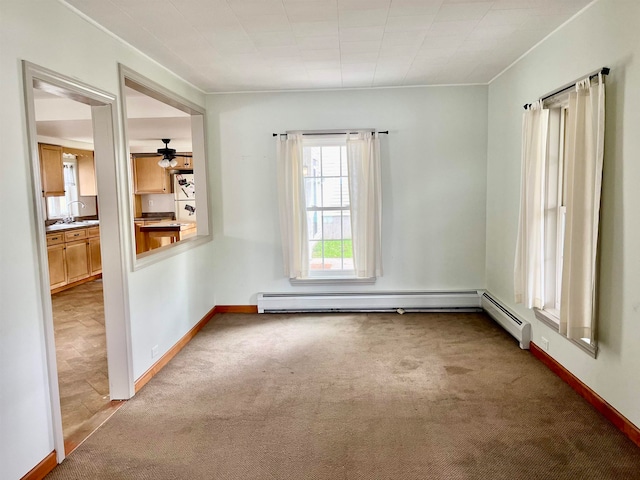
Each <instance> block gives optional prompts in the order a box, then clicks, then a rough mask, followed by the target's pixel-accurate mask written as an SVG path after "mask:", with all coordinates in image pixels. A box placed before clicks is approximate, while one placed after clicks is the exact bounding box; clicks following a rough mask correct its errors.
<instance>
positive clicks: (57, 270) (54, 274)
mask: <svg viewBox="0 0 640 480" xmlns="http://www.w3.org/2000/svg"><path fill="white" fill-rule="evenodd" d="M47 253H48V257H49V285H50V288H51V290H53V289H54V288H58V287H62V286H64V285H66V284H67V262H66V258H65V249H64V243H59V244H57V245H51V246H50V247H47Z"/></svg>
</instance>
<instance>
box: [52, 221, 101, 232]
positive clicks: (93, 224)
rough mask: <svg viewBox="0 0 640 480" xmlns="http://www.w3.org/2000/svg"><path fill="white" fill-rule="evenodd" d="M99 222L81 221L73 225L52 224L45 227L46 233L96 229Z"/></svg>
mask: <svg viewBox="0 0 640 480" xmlns="http://www.w3.org/2000/svg"><path fill="white" fill-rule="evenodd" d="M99 225H100V220H81V221H77V222H73V223H54V224H53V225H49V226H48V227H45V231H46V233H55V232H63V231H66V230H76V229H79V228H88V227H97V226H99Z"/></svg>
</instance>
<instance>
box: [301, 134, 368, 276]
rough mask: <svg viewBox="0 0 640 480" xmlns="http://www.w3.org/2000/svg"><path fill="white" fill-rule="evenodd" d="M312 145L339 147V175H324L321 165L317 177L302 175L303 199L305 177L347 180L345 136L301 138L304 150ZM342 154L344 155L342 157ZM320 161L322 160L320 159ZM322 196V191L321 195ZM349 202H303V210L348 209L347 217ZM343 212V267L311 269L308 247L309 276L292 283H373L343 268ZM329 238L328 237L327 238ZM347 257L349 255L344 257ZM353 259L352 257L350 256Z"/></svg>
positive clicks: (352, 269)
mask: <svg viewBox="0 0 640 480" xmlns="http://www.w3.org/2000/svg"><path fill="white" fill-rule="evenodd" d="M313 147H319V148H320V149H321V150H322V148H325V147H339V148H340V156H341V158H340V175H339V176H325V175H323V173H324V172H323V168H322V165H321V167H320V176H318V177H309V176H305V175H303V179H304V180H305V199H306V179H307V178H317V179H318V180H319V181H320V183H321V184H322V180H323V179H325V178H339V179H342V178H346V179H347V182H349V174H348V166H347V168H346V176H345V175H343V174H342V173H343V172H344V171H345V168H343V165H342V162H343V161H344V162H346V161H347V151H346V147H347V136H346V135H344V134H335V135H331V134H327V135H322V136H320V135H318V136H314V135H309V136H308V138H303V143H302V149H303V151H304V149H305V148H313ZM343 155H344V157H343ZM321 161H322V160H321ZM303 162H304V155H303ZM342 188H343V187H342V184H341V185H340V191H341V192H340V196H341V202H340V203H341V204H342V203H343V202H342ZM347 188H349V185H348V184H347ZM322 196H323V197H324V192H323V195H322ZM323 203H324V198H323ZM350 203H351V202H349V204H348V205H347V206H344V205H341V206H338V207H335V206H331V207H325V206H321V207H318V206H311V207H310V206H307V205H306V204H305V211H306V212H307V213H308V212H326V211H340V212H344V211H348V212H349V217H351V204H350ZM343 218H344V214H342V213H341V215H340V241H341V242H342V256H341V257H339V258H340V259H341V264H342V267H343V268H340V269H339V270H338V269H336V270H324V269H313V268H311V261H312V258H313V257H312V256H311V252H312V249H309V276H308V277H306V278H296V279H291V280H292V283H310V282H313V283H334V282H353V283H374V282H372V281H370V279H359V278H357V277H356V272H355V268H351V269H348V270H346V269H344V260H345V257H344V241H345V238H344V221H343ZM321 225H322V229H324V216H323V222H322V223H321ZM307 228H308V227H307ZM325 240H327V239H325V237H324V232H323V234H322V237H321V239H320V241H322V242H323V243H324V241H325ZM329 240H330V239H329ZM308 241H309V242H310V241H311V240H310V239H308ZM324 258H325V256H324V252H323V255H322V259H323V261H324ZM346 258H349V257H346ZM351 258H352V259H353V257H351ZM362 280H366V281H362Z"/></svg>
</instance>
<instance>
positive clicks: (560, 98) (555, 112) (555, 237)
mask: <svg viewBox="0 0 640 480" xmlns="http://www.w3.org/2000/svg"><path fill="white" fill-rule="evenodd" d="M544 108H547V109H549V131H548V140H547V164H546V165H545V175H546V179H545V182H546V183H545V187H546V191H545V208H544V212H545V219H544V223H545V251H544V259H545V260H544V273H543V278H544V283H545V285H544V292H545V298H544V307H543V308H534V309H533V311H534V315H535V317H536V319H538V320H539V321H541V322H542V323H544V324H545V325H547V326H548V327H550V328H551V329H553V330H554V331H556V332H559V330H560V307H561V302H560V299H561V295H562V269H563V265H564V259H563V250H564V239H565V221H566V211H567V209H566V204H565V199H566V196H567V195H566V190H567V183H566V175H565V173H566V162H565V157H566V153H567V145H566V136H567V119H568V116H569V92H567V93H563V94H561V95H557V96H555V97H552V98H549V99H547V100H545V103H544ZM554 160H555V161H556V164H555V165H554V164H553V162H554ZM552 172H553V176H552V175H551V173H552ZM550 187H554V188H550ZM551 211H553V215H554V217H555V218H554V221H553V225H550V224H549V222H548V221H547V216H548V215H549V214H550V212H551ZM548 227H551V228H548ZM550 237H551V238H550ZM550 240H551V241H550ZM550 249H552V251H550ZM551 254H553V255H551ZM550 256H553V258H552V259H550ZM548 270H551V271H548ZM551 284H552V285H551ZM562 336H563V338H565V339H567V340H569V341H570V342H571V343H573V344H574V345H576V346H577V347H579V348H580V349H581V350H582V351H584V352H585V353H587V354H589V355H590V356H592V357H593V358H596V356H597V351H598V346H597V343H595V344H591V343H590V342H588V341H585V340H583V339H581V340H574V339H571V338H568V337H565V336H564V335H562Z"/></svg>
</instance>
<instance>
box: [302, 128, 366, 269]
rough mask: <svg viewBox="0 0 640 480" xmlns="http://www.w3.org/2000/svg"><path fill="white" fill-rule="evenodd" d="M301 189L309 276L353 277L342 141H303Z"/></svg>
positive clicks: (344, 151) (345, 166)
mask: <svg viewBox="0 0 640 480" xmlns="http://www.w3.org/2000/svg"><path fill="white" fill-rule="evenodd" d="M302 151H303V167H302V174H303V177H304V189H305V199H306V211H307V229H308V235H307V238H308V239H309V240H308V241H309V249H308V251H309V260H308V261H309V276H322V275H354V270H353V245H352V241H351V211H350V206H349V172H348V169H347V147H346V144H345V140H344V139H342V140H341V141H340V140H327V141H321V140H317V139H316V140H306V139H305V141H304V146H303V150H302Z"/></svg>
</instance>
